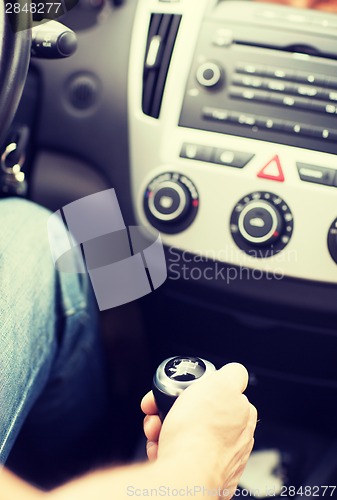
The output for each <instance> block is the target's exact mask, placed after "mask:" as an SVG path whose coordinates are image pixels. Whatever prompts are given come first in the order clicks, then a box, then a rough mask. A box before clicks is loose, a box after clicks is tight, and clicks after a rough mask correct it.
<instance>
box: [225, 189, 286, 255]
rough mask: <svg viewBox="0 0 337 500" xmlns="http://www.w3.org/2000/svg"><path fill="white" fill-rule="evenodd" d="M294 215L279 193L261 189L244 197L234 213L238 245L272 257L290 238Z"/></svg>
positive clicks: (251, 251)
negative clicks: (275, 193) (261, 190)
mask: <svg viewBox="0 0 337 500" xmlns="http://www.w3.org/2000/svg"><path fill="white" fill-rule="evenodd" d="M292 232H293V216H292V213H291V211H290V209H289V207H288V205H287V204H286V203H285V202H284V201H283V200H282V198H280V197H279V196H277V195H274V194H273V193H267V192H257V193H252V194H249V195H247V196H245V197H244V198H243V199H242V200H240V201H239V202H238V203H237V204H236V206H235V208H234V211H233V213H232V216H231V233H232V236H233V239H234V241H235V242H236V244H237V245H238V246H239V247H240V248H241V249H242V250H244V251H245V252H246V253H248V254H250V255H253V256H255V257H261V258H265V257H270V256H272V255H274V254H275V253H277V252H280V251H281V250H282V249H283V248H284V247H285V246H286V245H287V244H288V243H289V241H290V238H291V235H292Z"/></svg>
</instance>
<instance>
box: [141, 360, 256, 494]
mask: <svg viewBox="0 0 337 500" xmlns="http://www.w3.org/2000/svg"><path fill="white" fill-rule="evenodd" d="M247 384H248V373H247V370H246V369H245V368H244V367H243V366H242V365H240V364H237V363H231V364H228V365H226V366H224V367H223V368H222V369H221V370H218V371H217V372H215V373H214V374H211V375H209V376H208V377H204V378H203V379H200V380H198V381H196V382H195V383H193V384H192V385H191V386H190V387H188V388H187V389H186V390H185V391H184V392H183V393H182V394H181V395H180V396H179V398H178V399H177V400H176V401H175V403H174V405H173V406H172V408H171V410H170V412H169V413H168V415H167V417H166V419H165V421H164V423H163V424H161V421H160V419H159V417H158V410H157V407H156V404H155V401H154V398H153V395H152V392H150V393H148V394H147V395H146V396H145V397H144V398H143V400H142V403H141V407H142V410H143V412H144V413H146V417H145V419H144V432H145V435H146V437H147V439H148V443H147V455H148V458H149V460H150V461H154V460H155V459H156V458H158V460H161V459H165V460H166V459H167V460H168V461H170V460H171V461H172V463H174V460H175V459H176V457H177V456H181V457H184V462H185V463H186V464H188V467H193V466H195V467H197V468H198V467H199V466H201V467H203V468H209V469H210V471H212V473H213V475H214V478H215V481H216V485H217V486H216V487H217V488H221V489H226V490H227V491H228V498H230V496H231V495H232V494H233V493H234V492H235V489H236V487H237V484H238V481H239V479H240V477H241V474H242V472H243V470H244V468H245V466H246V463H247V460H248V458H249V456H250V453H251V451H252V448H253V444H254V438H253V435H254V431H255V427H256V420H257V412H256V409H255V407H254V406H253V405H251V404H250V403H249V401H248V399H247V397H246V396H244V395H243V394H242V393H243V392H244V390H245V389H246V387H247Z"/></svg>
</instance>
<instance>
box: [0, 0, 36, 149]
mask: <svg viewBox="0 0 337 500" xmlns="http://www.w3.org/2000/svg"><path fill="white" fill-rule="evenodd" d="M18 4H19V5H21V3H20V2H19V3H18ZM10 5H13V7H14V3H13V4H10ZM16 5H17V4H16ZM8 6H9V4H8V3H7V2H5V1H4V0H0V145H1V144H2V141H3V140H4V139H5V136H6V132H7V130H8V127H9V126H10V124H11V122H12V120H13V117H14V114H15V111H16V109H17V107H18V104H19V101H20V98H21V94H22V91H23V87H24V84H25V80H26V76H27V71H28V64H29V60H30V49H31V29H30V28H31V16H30V14H29V13H28V14H27V13H26V12H22V11H21V10H20V12H19V13H6V9H7V8H8ZM12 10H13V9H12Z"/></svg>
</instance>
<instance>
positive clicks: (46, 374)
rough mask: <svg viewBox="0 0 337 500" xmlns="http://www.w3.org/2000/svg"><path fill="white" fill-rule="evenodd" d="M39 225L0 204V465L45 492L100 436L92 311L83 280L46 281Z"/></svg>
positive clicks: (85, 463)
mask: <svg viewBox="0 0 337 500" xmlns="http://www.w3.org/2000/svg"><path fill="white" fill-rule="evenodd" d="M48 216H49V212H48V211H47V210H45V209H43V208H41V207H38V206H36V205H34V204H33V203H30V202H27V201H24V200H19V199H5V200H1V201H0V228H1V229H0V230H1V239H0V292H1V299H0V464H6V466H9V467H10V468H12V469H13V470H14V471H15V472H17V473H19V474H20V475H21V476H23V477H25V478H26V479H28V480H30V481H32V482H35V483H36V484H39V485H40V486H45V487H48V486H52V485H54V484H57V483H59V482H62V481H63V480H65V479H67V478H68V477H70V476H72V475H74V474H78V473H80V472H82V470H85V469H86V468H88V467H91V466H93V463H92V457H94V456H96V455H95V453H96V451H97V450H100V451H102V442H104V441H106V433H107V432H108V428H109V427H108V406H109V405H108V390H107V384H106V374H105V364H104V359H103V356H102V349H101V345H100V337H99V335H98V333H97V318H98V309H97V307H96V303H95V300H94V299H93V297H92V292H91V287H90V286H89V285H88V282H87V280H86V276H85V275H75V274H65V273H60V274H59V273H57V272H55V269H54V265H53V263H52V259H51V255H50V250H49V242H48V235H47V220H48Z"/></svg>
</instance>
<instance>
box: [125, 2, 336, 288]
mask: <svg viewBox="0 0 337 500" xmlns="http://www.w3.org/2000/svg"><path fill="white" fill-rule="evenodd" d="M336 33H337V16H336V15H334V14H329V13H324V12H318V11H309V10H299V9H292V8H290V7H285V6H280V5H275V4H264V3H256V2H249V1H240V0H239V1H214V0H202V1H201V0H200V1H199V0H198V2H195V1H193V0H181V1H175V2H173V1H171V2H169V1H165V2H164V1H160V0H147V1H139V4H138V11H137V13H136V18H135V27H134V34H133V42H132V47H131V56H130V71H129V82H130V86H129V123H130V138H131V174H132V190H133V202H134V209H135V213H136V215H137V217H138V221H139V222H140V223H141V224H144V225H149V224H150V225H151V226H152V227H153V228H156V229H159V230H160V232H161V234H162V239H163V241H164V243H165V244H166V245H167V246H168V247H174V248H177V249H179V250H181V251H182V252H188V253H190V254H192V255H199V256H204V257H205V258H209V257H211V258H212V259H213V260H215V261H218V262H223V263H226V264H228V265H232V266H238V267H241V268H242V267H244V268H248V269H254V270H258V271H260V272H261V273H271V274H272V275H273V276H274V275H275V276H282V277H289V278H295V279H302V280H310V281H312V282H319V283H326V284H336V282H337V204H336V196H337V162H336V153H337V35H336Z"/></svg>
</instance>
